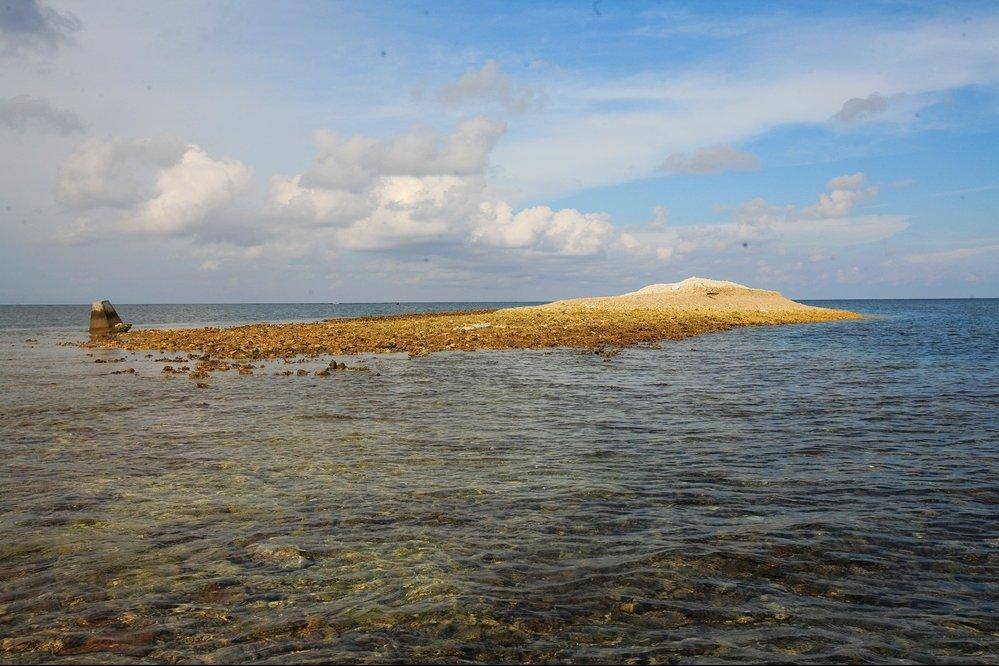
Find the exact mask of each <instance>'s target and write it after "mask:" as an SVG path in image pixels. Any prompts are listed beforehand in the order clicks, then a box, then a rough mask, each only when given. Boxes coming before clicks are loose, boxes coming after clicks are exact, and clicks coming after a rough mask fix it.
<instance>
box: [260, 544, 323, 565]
mask: <svg viewBox="0 0 999 666" xmlns="http://www.w3.org/2000/svg"><path fill="white" fill-rule="evenodd" d="M250 557H251V558H253V559H254V560H256V561H258V562H264V563H267V564H273V565H275V566H279V567H281V568H282V569H302V568H304V567H307V566H309V565H310V564H312V559H311V558H310V557H309V556H308V554H307V553H306V552H305V551H303V550H301V549H300V548H298V547H296V546H294V545H292V544H288V543H282V542H280V541H273V540H270V541H261V542H259V543H256V544H254V545H253V546H251V547H250Z"/></svg>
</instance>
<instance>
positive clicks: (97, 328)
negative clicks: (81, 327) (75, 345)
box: [90, 301, 132, 335]
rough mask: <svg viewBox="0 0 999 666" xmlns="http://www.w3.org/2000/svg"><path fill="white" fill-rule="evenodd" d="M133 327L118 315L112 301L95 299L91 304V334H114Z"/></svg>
mask: <svg viewBox="0 0 999 666" xmlns="http://www.w3.org/2000/svg"><path fill="white" fill-rule="evenodd" d="M130 328H132V325H131V324H126V323H125V322H123V321H122V320H121V317H119V316H118V313H117V312H116V311H115V309H114V306H113V305H111V302H110V301H94V302H93V303H91V304H90V334H91V335H114V334H116V333H124V332H126V331H128V329H130Z"/></svg>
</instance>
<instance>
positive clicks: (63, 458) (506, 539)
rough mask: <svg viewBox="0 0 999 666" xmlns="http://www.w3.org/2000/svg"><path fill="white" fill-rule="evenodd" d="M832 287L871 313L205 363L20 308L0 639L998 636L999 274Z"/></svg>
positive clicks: (255, 642)
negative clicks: (94, 341) (617, 340)
mask: <svg viewBox="0 0 999 666" xmlns="http://www.w3.org/2000/svg"><path fill="white" fill-rule="evenodd" d="M809 303H810V304H813V305H824V306H828V307H836V308H844V309H850V310H854V311H856V312H860V313H862V314H864V315H865V316H866V318H865V319H864V320H862V321H835V322H829V323H821V324H805V325H792V326H781V327H766V328H743V329H735V330H730V331H726V332H722V333H714V334H710V335H705V336H701V337H697V338H690V339H686V340H681V341H675V342H663V343H661V344H658V345H651V346H646V347H636V348H629V349H625V350H623V351H622V352H621V353H620V354H618V355H616V356H613V357H611V358H608V359H606V360H605V358H604V357H603V356H601V355H595V354H592V353H584V352H581V351H579V350H566V349H554V350H537V351H478V352H449V353H443V354H433V355H430V356H426V357H420V358H412V359H410V358H408V357H407V356H406V355H404V354H392V355H365V356H361V357H343V358H340V359H339V360H342V361H346V362H347V364H348V365H349V366H351V367H352V368H353V369H354V370H355V371H353V372H340V373H334V374H333V375H332V376H330V377H315V376H311V375H310V376H306V377H298V376H290V377H289V376H282V375H280V374H279V372H280V371H281V370H284V369H285V368H291V369H297V368H309V369H312V368H313V366H315V367H320V366H321V365H323V364H324V362H328V360H329V359H328V358H326V359H325V361H315V362H314V363H311V364H310V363H306V364H289V365H285V364H284V363H283V362H280V361H279V362H277V363H272V364H268V365H267V367H266V368H261V369H259V370H257V371H255V373H254V374H253V375H248V376H242V375H238V374H236V373H221V374H218V375H215V376H213V377H212V378H211V380H210V381H209V382H208V383H209V386H208V388H203V389H198V388H196V384H195V382H193V381H192V380H189V379H187V378H186V377H182V376H181V377H174V376H171V375H164V374H163V373H161V372H160V368H161V367H162V366H163V365H164V363H165V362H166V361H157V360H156V358H160V357H172V356H175V354H170V353H166V354H160V353H155V354H154V355H153V358H147V357H146V355H145V354H144V353H131V352H121V351H118V350H112V349H98V350H86V349H81V348H78V347H74V346H64V345H60V344H59V343H60V342H65V341H72V340H83V339H84V338H85V330H86V326H87V320H88V316H89V311H88V306H86V305H84V306H0V455H2V456H3V463H2V465H0V534H2V535H3V537H2V539H0V639H2V641H0V661H2V662H4V663H36V662H60V661H66V662H81V661H121V660H131V661H138V662H157V663H162V662H187V663H189V662H208V663H229V662H234V661H235V662H295V663H302V662H324V661H348V662H398V661H416V662H458V661H486V662H522V661H530V662H565V661H573V662H590V663H595V662H608V661H609V662H629V663H671V662H677V661H682V662H720V661H721V662H745V661H771V662H773V661H776V662H792V661H793V662H798V663H801V662H828V661H847V660H851V661H854V660H863V661H871V662H892V661H898V660H902V661H907V662H908V661H919V662H934V661H967V662H982V663H985V662H994V661H995V660H996V659H997V657H999V637H997V635H999V621H997V617H999V615H997V608H996V599H997V594H996V592H997V586H996V585H997V573H999V566H997V565H999V555H997V552H999V548H997V546H999V481H997V479H999V300H997V299H977V300H971V299H969V300H926V301H919V300H881V301H879V300H865V301H823V302H818V301H816V302H809ZM500 305H507V304H482V303H465V304H454V303H452V304H445V303H422V304H407V303H404V304H326V305H323V304H302V305H287V304H281V305H273V304H259V305H124V304H116V306H117V308H118V311H119V313H120V314H121V315H122V318H123V319H124V320H125V321H131V322H134V323H135V325H136V326H137V327H148V326H193V325H199V326H200V325H235V324H239V323H246V322H251V321H299V320H314V319H322V318H327V317H332V316H356V315H365V314H387V313H394V312H413V311H428V310H442V309H480V308H483V307H491V306H500ZM118 359H124V360H122V361H119V360H118ZM97 360H104V361H111V362H107V363H96V362H95V361H97ZM126 367H130V368H134V369H135V370H136V374H134V375H133V374H118V375H113V374H110V373H111V372H113V371H115V370H120V369H123V368H126Z"/></svg>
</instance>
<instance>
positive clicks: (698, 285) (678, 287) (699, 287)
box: [622, 277, 749, 296]
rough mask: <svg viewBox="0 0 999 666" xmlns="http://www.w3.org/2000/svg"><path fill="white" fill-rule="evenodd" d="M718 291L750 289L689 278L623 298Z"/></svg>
mask: <svg viewBox="0 0 999 666" xmlns="http://www.w3.org/2000/svg"><path fill="white" fill-rule="evenodd" d="M717 289H749V287H747V286H746V285H744V284H739V283H738V282H729V281H728V280H712V279H710V278H701V277H689V278H687V279H686V280H681V281H680V282H662V283H659V284H650V285H648V286H647V287H642V288H641V289H639V290H638V291H632V292H628V293H627V294H622V295H623V296H638V295H639V294H663V293H672V292H675V291H711V290H717Z"/></svg>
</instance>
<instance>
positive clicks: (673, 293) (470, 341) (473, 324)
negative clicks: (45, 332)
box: [87, 278, 860, 359]
mask: <svg viewBox="0 0 999 666" xmlns="http://www.w3.org/2000/svg"><path fill="white" fill-rule="evenodd" d="M859 318H860V315H857V314H855V313H852V312H847V311H844V310H834V309H829V308H818V307H812V306H807V305H802V304H800V303H796V302H794V301H791V300H789V299H787V298H785V297H783V296H782V295H780V294H779V293H778V292H775V291H766V290H761V289H752V288H749V287H744V286H742V285H736V284H734V283H724V282H720V281H713V280H704V279H701V278H690V279H688V280H684V281H683V282H679V283H675V284H667V285H650V286H649V287H646V288H644V289H642V290H639V291H637V292H632V293H630V294H625V295H622V296H610V297H596V298H582V299H573V300H565V301H555V302H553V303H548V304H545V305H539V306H530V307H518V308H507V309H501V310H481V311H475V312H453V313H425V314H413V315H399V316H384V317H359V318H353V319H331V320H327V321H321V322H313V323H295V324H273V323H265V324H251V325H247V326H236V327H232V328H197V329H172V330H157V329H146V330H141V329H140V330H135V331H133V332H130V333H127V334H123V335H119V336H117V337H113V338H109V339H104V340H95V341H92V342H90V343H87V346H93V347H116V348H122V349H129V350H153V349H155V350H160V351H186V352H200V353H202V354H207V355H208V356H210V357H214V358H226V359H277V358H289V357H293V356H320V355H344V354H358V353H386V352H408V353H409V354H411V355H413V356H423V355H426V354H430V353H433V352H440V351H448V350H465V351H473V350H478V349H539V348H546V347H570V348H582V349H596V350H600V349H605V348H608V347H609V348H617V347H625V346H630V345H636V344H642V343H652V342H656V341H659V340H679V339H683V338H688V337H692V336H696V335H701V334H703V333H709V332H713V331H723V330H728V329H731V328H735V327H738V326H769V325H778V324H800V323H810V322H823V321H832V320H838V319H859Z"/></svg>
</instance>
